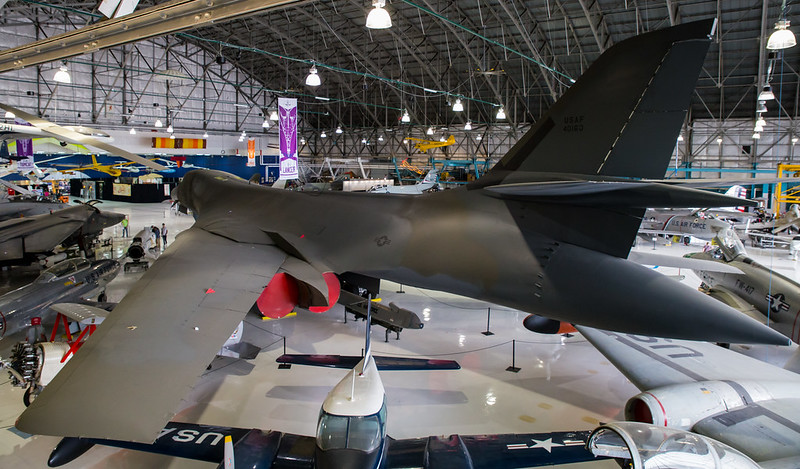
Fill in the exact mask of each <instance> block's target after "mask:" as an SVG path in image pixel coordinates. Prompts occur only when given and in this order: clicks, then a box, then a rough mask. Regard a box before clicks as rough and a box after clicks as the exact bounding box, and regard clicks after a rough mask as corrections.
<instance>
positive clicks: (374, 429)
mask: <svg viewBox="0 0 800 469" xmlns="http://www.w3.org/2000/svg"><path fill="white" fill-rule="evenodd" d="M385 437H386V400H385V399H384V401H383V405H382V406H381V410H380V411H379V412H378V413H376V414H372V415H365V416H363V415H356V416H353V415H334V414H330V413H328V412H325V411H324V410H322V411H321V412H320V415H319V422H318V424H317V446H318V447H319V448H320V449H321V450H323V451H327V450H334V449H352V450H357V451H363V452H367V453H370V452H373V451H375V450H376V449H378V448H379V447H380V445H381V443H382V442H383V440H384V438H385Z"/></svg>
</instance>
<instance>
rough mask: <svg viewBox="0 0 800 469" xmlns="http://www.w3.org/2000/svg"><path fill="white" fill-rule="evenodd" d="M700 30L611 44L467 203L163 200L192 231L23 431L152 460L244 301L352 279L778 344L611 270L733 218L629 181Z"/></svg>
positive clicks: (247, 305)
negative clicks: (645, 230)
mask: <svg viewBox="0 0 800 469" xmlns="http://www.w3.org/2000/svg"><path fill="white" fill-rule="evenodd" d="M713 24H714V22H713V21H712V20H708V21H700V22H696V23H686V24H683V25H679V26H675V27H672V28H668V29H664V30H661V31H656V32H652V33H647V34H644V35H641V36H639V37H636V38H633V39H629V40H626V41H623V42H620V43H618V44H616V45H615V46H614V47H612V48H611V49H609V50H608V51H606V52H605V53H604V54H603V55H602V56H601V57H600V58H599V59H597V61H596V62H595V63H594V64H593V65H592V66H591V67H590V68H589V69H588V70H587V71H586V72H585V73H584V74H583V76H581V77H580V79H578V80H577V82H576V83H575V84H573V85H572V86H571V87H570V89H569V90H568V91H567V92H566V93H565V94H564V95H563V96H562V97H561V98H560V99H559V100H558V102H556V103H555V104H554V105H553V106H552V107H551V109H550V110H549V111H548V112H547V113H546V114H545V115H544V116H543V117H542V118H540V119H539V120H538V121H537V122H536V124H535V125H534V126H533V127H532V128H531V129H530V130H529V131H528V133H526V134H525V135H524V136H523V137H522V138H521V139H520V140H519V141H518V142H517V143H516V144H515V145H514V147H513V148H512V149H511V150H510V151H509V153H508V154H507V155H506V156H505V157H504V158H503V159H502V160H501V161H500V162H499V163H498V164H497V165H496V166H495V167H494V168H493V169H492V170H491V171H490V172H489V173H488V174H487V175H486V176H484V177H483V178H481V179H479V180H477V181H475V182H474V183H471V184H469V185H468V186H466V187H463V188H461V189H455V190H449V191H444V192H437V193H432V194H423V195H416V196H398V195H392V194H374V195H373V194H352V193H337V192H309V193H306V192H293V191H282V190H278V189H273V188H269V187H261V186H258V185H254V184H248V183H247V182H246V181H244V180H242V179H240V178H237V177H235V176H233V175H230V174H226V173H223V172H219V171H192V172H190V173H188V174H187V175H186V177H185V178H184V179H183V181H182V182H181V184H180V185H179V186H178V187H177V188H176V190H175V197H176V199H177V200H178V201H179V202H180V204H181V205H182V206H184V207H188V208H190V209H191V210H192V211H193V213H194V216H195V217H196V222H195V224H194V226H193V227H192V228H190V229H189V230H186V231H184V232H183V233H182V234H181V235H180V236H179V237H178V238H177V239H176V241H175V243H173V244H172V245H171V246H170V249H169V250H167V251H166V252H165V253H164V254H163V255H162V256H161V257H160V258H159V259H158V260H157V261H155V262H154V263H153V265H152V266H151V267H150V269H149V270H148V272H147V273H145V274H144V276H143V277H142V278H141V279H140V280H139V281H138V282H137V283H136V284H135V285H134V286H133V288H132V289H131V290H130V292H129V293H128V295H127V296H126V297H125V298H124V299H123V300H122V302H120V303H119V305H118V306H117V307H116V308H115V310H114V314H112V315H110V317H109V318H108V319H106V320H105V321H104V322H103V324H101V325H100V326H99V327H98V329H97V331H96V332H95V334H94V335H93V336H92V337H91V338H90V339H89V340H88V341H87V342H86V344H85V345H84V346H83V348H82V349H81V350H80V353H78V354H76V355H75V357H74V358H73V359H72V360H71V361H70V362H69V363H68V364H67V365H66V367H65V369H64V372H63V373H59V374H58V375H57V376H56V377H55V378H54V379H53V381H52V382H51V383H50V385H48V387H47V388H46V389H45V390H44V391H43V392H42V394H41V395H40V396H39V397H38V398H37V399H36V400H35V401H34V402H33V404H32V405H31V406H30V407H28V409H27V410H26V411H25V412H24V413H23V414H22V415H21V416H20V418H19V420H18V422H17V428H18V429H20V430H21V431H24V432H27V433H33V434H47V435H60V436H83V437H91V438H108V439H117V440H128V441H140V442H148V443H149V442H152V441H153V440H154V439H155V438H156V436H158V434H159V431H160V430H161V429H162V428H163V426H164V424H165V423H166V422H167V420H168V419H169V418H170V417H171V416H172V415H174V414H175V410H176V407H177V405H178V404H179V402H180V400H181V398H182V396H183V395H184V393H185V392H186V391H187V389H189V388H190V387H191V386H192V385H193V384H194V383H195V381H196V380H197V378H198V376H199V375H200V374H201V373H202V372H203V371H204V370H205V368H206V366H207V365H208V363H209V362H210V361H211V359H212V358H213V356H214V354H215V353H216V352H217V351H218V350H219V348H220V345H221V344H222V343H223V342H224V341H225V340H226V339H227V338H228V336H230V334H231V331H232V330H233V329H234V328H235V327H236V326H237V325H238V324H239V322H240V321H241V320H242V318H244V316H245V315H246V314H247V312H248V311H249V310H250V309H251V307H252V306H253V303H254V302H255V303H256V304H257V305H258V307H259V309H260V311H261V313H262V314H264V315H265V316H269V317H281V316H282V315H285V314H288V313H289V312H291V311H292V310H293V309H295V308H296V307H301V308H307V309H309V310H311V311H314V312H324V311H325V310H327V309H329V308H330V307H332V306H333V305H334V304H335V303H336V301H337V299H338V296H339V291H340V290H339V289H340V284H339V280H338V278H337V275H338V274H344V273H347V272H352V273H356V274H360V275H362V276H366V277H372V278H382V279H388V280H392V281H395V282H398V283H401V284H404V285H413V286H417V287H421V288H429V289H436V290H444V291H448V292H452V293H456V294H460V295H464V296H469V297H473V298H478V299H481V300H485V301H489V302H493V303H498V304H502V305H505V306H508V307H511V308H516V309H519V310H523V311H527V312H535V313H538V314H541V315H544V316H547V317H551V318H554V319H557V320H560V321H565V322H571V323H578V324H587V325H592V326H600V327H604V328H606V329H613V330H619V331H625V332H629V333H634V334H649V335H659V336H666V337H677V338H689V339H702V340H713V341H718V342H733V343H748V342H763V343H775V344H788V340H787V339H786V337H785V336H783V335H782V334H780V333H778V332H776V331H773V330H772V329H770V328H768V327H766V326H764V325H763V324H759V323H758V322H757V321H755V320H754V319H752V318H749V317H746V316H743V315H741V314H740V313H739V312H738V311H736V310H734V309H732V308H730V307H729V306H727V305H724V304H722V303H720V302H718V301H715V300H714V299H712V298H709V297H708V296H706V295H703V294H701V293H699V292H697V291H695V290H693V289H692V288H689V287H687V286H685V285H681V284H680V283H678V282H675V281H674V280H672V279H670V278H667V277H665V276H663V275H661V274H659V273H657V272H653V271H652V270H650V269H647V268H645V267H642V266H641V265H638V264H636V263H633V262H630V261H628V260H626V259H625V258H626V257H627V255H628V252H629V250H630V246H631V244H632V243H633V240H634V238H635V237H636V234H637V231H638V228H639V225H640V224H641V218H642V216H643V214H644V211H645V208H646V207H649V206H656V207H667V208H669V207H719V206H726V205H734V206H739V205H743V204H744V202H743V201H742V200H741V199H735V198H734V199H731V198H729V197H726V196H724V195H720V194H715V193H710V192H704V191H700V190H696V189H690V188H683V187H679V186H676V185H667V184H662V183H658V182H652V181H646V180H641V179H636V178H650V179H654V178H660V177H663V175H664V172H665V170H666V167H667V165H668V164H669V161H670V158H671V155H672V150H673V148H674V146H675V139H676V136H677V134H678V132H679V129H680V126H681V125H682V123H683V121H684V118H685V115H686V110H687V108H688V105H689V98H690V95H691V93H692V91H693V89H694V87H695V83H696V80H697V76H698V74H699V72H700V69H701V66H702V64H703V60H704V58H705V55H706V52H707V50H708V46H709V44H710V41H711V39H710V38H711V36H710V34H712V32H713ZM748 204H749V205H753V204H752V203H748ZM265 286H266V288H265ZM121 403H124V404H123V405H121Z"/></svg>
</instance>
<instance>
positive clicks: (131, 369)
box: [17, 228, 285, 442]
mask: <svg viewBox="0 0 800 469" xmlns="http://www.w3.org/2000/svg"><path fill="white" fill-rule="evenodd" d="M284 257H285V255H284V253H283V252H282V251H280V250H279V249H277V248H275V247H274V246H269V245H256V244H248V243H236V242H235V241H231V240H229V239H226V238H222V237H220V236H216V235H213V234H210V233H208V232H206V231H203V230H200V229H197V228H192V229H189V230H187V231H186V232H184V233H183V234H181V235H180V236H179V237H178V238H177V239H176V241H175V243H174V244H173V245H172V246H170V249H169V251H167V252H166V253H164V254H162V256H161V257H160V258H159V260H158V262H156V263H154V264H153V266H152V267H151V268H150V269H149V270H148V272H147V273H146V274H145V275H144V276H143V277H142V279H141V280H140V281H139V282H137V283H136V285H135V286H134V287H133V289H132V290H131V291H130V292H129V293H128V295H127V296H126V297H125V298H124V299H123V300H122V301H121V302H120V303H119V305H117V307H116V308H115V309H114V314H111V315H109V317H108V318H107V319H106V320H105V321H104V323H103V325H102V327H100V328H99V329H98V330H97V332H95V334H94V335H93V336H92V337H91V338H90V340H88V341H87V342H86V344H85V345H84V346H83V348H82V349H81V353H79V354H76V356H75V357H74V358H73V359H72V360H71V361H70V363H69V364H68V366H67V367H65V368H64V369H63V370H62V371H61V372H60V373H59V374H58V375H57V376H56V378H55V379H54V380H53V381H52V382H51V383H50V385H48V387H47V392H45V393H42V395H40V396H39V398H37V399H36V400H35V401H34V403H33V404H32V405H31V406H30V407H29V408H28V409H27V411H26V412H25V413H24V414H23V415H22V416H21V417H20V419H19V421H18V422H17V428H19V429H20V430H22V431H25V432H28V433H34V434H48V435H76V436H85V437H94V438H112V439H120V440H130V441H143V442H151V441H153V439H154V438H155V436H157V435H158V432H159V431H160V430H161V428H162V427H163V426H164V422H166V421H167V420H169V419H170V417H172V416H173V415H174V414H175V412H176V410H177V407H178V405H179V403H180V400H181V398H182V397H183V396H184V395H185V394H186V392H187V391H188V390H189V389H190V388H191V387H192V386H193V385H194V383H195V382H196V380H197V379H198V378H199V376H200V375H201V374H202V372H203V371H204V370H205V368H206V366H207V365H208V364H209V363H210V362H211V360H212V359H213V358H214V355H215V354H216V353H217V352H218V351H219V348H220V345H221V344H222V343H224V342H225V340H226V339H227V338H228V337H229V336H230V334H231V331H233V330H234V329H235V328H236V326H237V325H238V324H239V322H241V321H242V319H243V318H244V316H245V314H246V313H247V311H248V310H249V309H250V308H251V306H252V305H253V303H254V302H255V301H256V299H257V298H258V295H259V294H260V293H261V291H262V290H263V289H264V286H265V285H267V284H268V283H269V280H270V278H271V276H272V274H274V273H275V271H277V269H278V268H279V267H280V265H281V263H283V260H284ZM131 383H135V386H131ZM142 389H147V390H148V391H147V392H141V390H142ZM99 390H101V392H98V391H99ZM121 422H125V423H124V424H121Z"/></svg>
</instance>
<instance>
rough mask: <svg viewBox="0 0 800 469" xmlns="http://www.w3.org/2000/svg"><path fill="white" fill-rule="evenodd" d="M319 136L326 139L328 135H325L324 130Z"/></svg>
mask: <svg viewBox="0 0 800 469" xmlns="http://www.w3.org/2000/svg"><path fill="white" fill-rule="evenodd" d="M319 136H320V137H321V138H328V134H326V133H325V131H324V130H323V131H322V133H321V134H319Z"/></svg>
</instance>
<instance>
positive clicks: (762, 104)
mask: <svg viewBox="0 0 800 469" xmlns="http://www.w3.org/2000/svg"><path fill="white" fill-rule="evenodd" d="M756 112H758V113H762V112H767V103H765V102H764V101H759V102H758V106H756Z"/></svg>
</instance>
